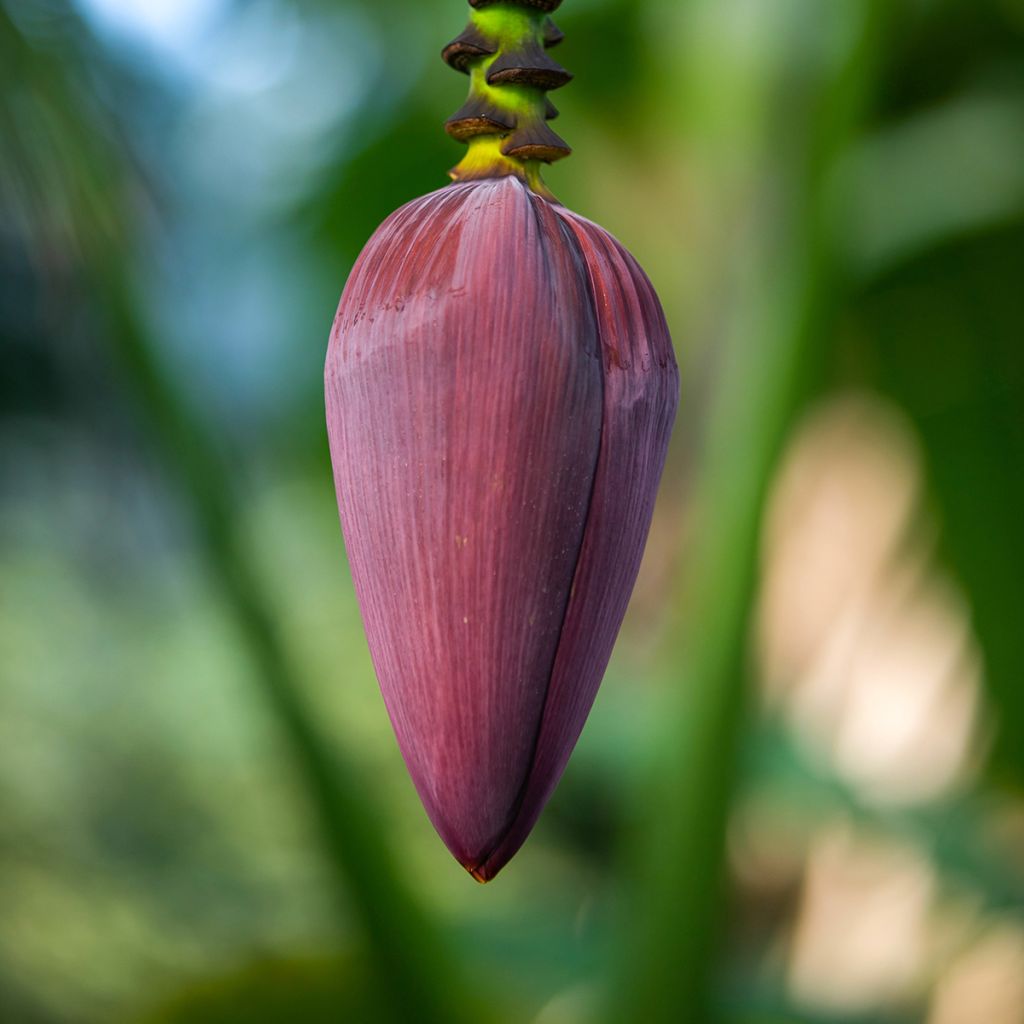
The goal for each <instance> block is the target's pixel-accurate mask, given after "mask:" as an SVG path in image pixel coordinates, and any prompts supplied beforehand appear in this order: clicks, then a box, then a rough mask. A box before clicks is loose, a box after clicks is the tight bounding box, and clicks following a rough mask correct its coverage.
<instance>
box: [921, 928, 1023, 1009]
mask: <svg viewBox="0 0 1024 1024" xmlns="http://www.w3.org/2000/svg"><path fill="white" fill-rule="evenodd" d="M928 1024H1024V929H1022V928H1021V927H1020V926H1019V925H1018V924H1013V923H1009V922H1007V923H1005V924H999V925H996V926H995V927H993V928H991V929H990V930H989V931H988V932H987V933H986V934H985V935H983V936H982V937H981V938H980V939H979V940H978V941H977V942H976V943H974V945H972V946H971V947H970V948H969V949H968V950H967V951H966V952H965V953H964V954H963V955H962V956H960V957H959V958H958V959H957V960H955V961H954V962H953V963H952V965H951V966H950V967H949V969H948V970H947V971H946V972H945V974H944V975H943V976H942V978H941V979H940V980H939V983H938V985H937V986H936V989H935V993H934V995H933V998H932V1005H931V1011H930V1013H929V1014H928Z"/></svg>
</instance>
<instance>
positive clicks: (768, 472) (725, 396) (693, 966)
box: [608, 0, 893, 1024]
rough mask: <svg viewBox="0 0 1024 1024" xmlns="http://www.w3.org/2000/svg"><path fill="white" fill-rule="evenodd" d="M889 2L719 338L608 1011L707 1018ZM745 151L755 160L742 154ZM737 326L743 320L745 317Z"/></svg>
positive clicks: (850, 68) (860, 45)
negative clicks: (803, 445)
mask: <svg viewBox="0 0 1024 1024" xmlns="http://www.w3.org/2000/svg"><path fill="white" fill-rule="evenodd" d="M892 6H893V0H865V2H864V3H862V5H861V6H860V9H859V11H858V17H859V19H860V20H859V24H858V26H857V28H856V31H855V32H852V35H851V40H852V41H851V44H850V46H849V49H848V52H847V53H846V55H845V57H844V58H843V59H842V61H841V63H840V65H839V66H838V67H836V68H835V69H834V73H833V75H832V76H831V78H830V79H829V80H828V81H825V82H822V83H821V85H820V90H819V96H820V100H819V103H818V105H817V107H816V108H814V109H813V110H812V115H811V121H810V124H809V126H808V131H807V134H806V136H805V143H804V146H803V148H802V151H801V153H799V154H797V156H796V157H795V162H796V167H795V170H794V173H793V181H794V182H795V189H796V192H795V194H794V196H793V201H792V204H791V217H790V220H789V222H788V223H789V225H790V226H789V229H788V230H787V232H786V234H785V236H784V242H783V245H782V247H781V249H779V250H776V251H774V252H772V253H770V254H765V255H764V257H763V263H764V265H763V266H762V267H761V276H762V278H763V282H762V285H761V288H762V289H763V294H761V295H759V296H758V297H757V298H756V300H755V302H754V308H756V309H757V310H758V312H759V318H758V321H757V322H756V323H754V324H753V325H750V324H747V325H740V329H739V331H738V332H737V334H736V336H734V337H732V338H730V339H729V340H728V349H727V353H726V358H725V360H724V362H723V365H722V367H721V370H720V375H719V383H718V391H717V394H716V395H715V397H714V404H713V411H712V416H711V420H710V423H709V429H708V440H707V444H706V447H705V450H704V453H703V455H702V462H701V470H700V477H699V481H698V503H697V504H698V510H699V514H700V516H701V520H700V521H701V523H702V527H701V528H700V530H699V540H698V542H697V543H696V544H695V545H694V559H695V561H694V564H693V566H692V569H691V571H690V573H689V574H688V581H687V587H688V592H687V594H686V599H685V601H683V602H682V603H681V606H682V607H683V608H685V609H686V615H687V617H688V621H687V622H686V623H685V624H684V625H682V626H681V628H680V630H679V631H678V635H679V637H680V641H679V646H678V663H679V664H680V666H681V669H682V670H681V672H680V674H679V677H678V678H679V696H678V702H677V704H676V706H675V710H674V712H673V719H672V720H673V721H674V722H675V725H674V728H673V729H672V731H671V745H670V747H669V749H667V750H666V752H665V753H664V755H663V756H662V757H661V758H660V759H659V760H658V763H657V765H656V773H655V777H654V778H653V779H652V780H651V785H650V788H649V790H648V800H649V804H648V806H649V808H650V819H651V821H652V823H653V827H652V829H651V832H650V835H649V836H648V837H646V839H645V842H644V844H643V850H642V852H641V855H640V857H639V859H638V863H637V864H636V865H635V868H634V877H633V879H632V881H633V882H634V883H635V886H636V893H635V902H636V920H634V921H632V922H630V923H629V927H628V928H627V930H626V931H625V934H626V935H629V936H630V939H629V941H628V943H627V947H626V948H627V953H626V956H627V962H626V966H625V970H624V975H623V979H622V982H621V984H620V986H619V988H618V989H617V991H616V992H615V993H614V996H613V999H612V1002H611V1006H610V1013H609V1017H608V1019H609V1020H611V1021H614V1022H617V1024H618V1022H623V1021H643V1022H644V1024H659V1022H666V1024H669V1022H671V1024H687V1022H704V1021H708V1020H713V1019H715V1013H714V1011H713V998H712V990H713V983H714V974H715V962H716V957H715V953H716V950H717V947H718V943H719V940H720V938H721V933H722V930H723V929H722V926H723V923H724V922H723V918H724V917H725V914H726V912H727V911H726V906H725V894H724V891H723V890H724V870H723V861H724V850H725V836H726V828H727V823H728V814H729V807H730V801H731V796H732V792H733V786H734V781H735V776H736V760H737V752H738V746H739V738H740V736H741V733H742V725H743V720H744V713H745V705H746V702H747V690H748V681H749V678H750V669H749V665H748V651H749V644H748V639H749V634H750V626H751V619H752V612H753V608H754V602H755V597H756V591H757V560H758V540H759V534H760V528H761V521H762V513H763V509H764V504H765V497H766V492H767V488H768V484H769V482H770V479H771V476H772V472H773V470H774V467H775V465H776V462H777V460H778V457H779V453H780V450H781V447H782V443H783V441H784V439H785V436H786V434H787V431H788V430H789V428H790V427H791V425H792V423H793V420H794V418H795V416H796V414H797V412H798V410H799V408H800V405H801V401H802V397H803V394H804V384H805V383H806V379H807V376H808V371H809V369H810V367H812V366H813V364H814V363H815V362H816V352H815V350H816V347H817V346H820V345H822V344H823V341H824V339H825V338H826V337H827V332H828V328H829V321H830V319H831V314H832V312H833V311H834V308H835V302H836V301H837V298H838V297H839V296H840V293H841V291H842V269H841V268H840V267H839V266H838V254H837V245H836V239H834V238H833V237H832V227H833V223H834V221H833V219H832V218H831V216H830V214H831V212H832V209H833V206H832V203H833V199H834V196H833V194H832V192H831V187H832V186H833V185H834V181H833V173H832V172H833V171H834V170H835V167H836V164H837V160H838V158H839V157H840V156H841V155H843V153H844V152H845V151H846V149H847V147H848V144H849V143H850V142H851V140H853V139H854V138H855V137H856V135H857V132H858V129H859V126H860V123H861V118H862V114H863V111H864V109H865V106H866V102H867V99H868V97H869V95H870V92H871V89H872V86H873V83H874V81H875V79H876V77H877V75H876V69H877V67H878V63H879V56H880V53H881V51H882V47H883V43H884V40H885V38H886V36H887V32H886V25H887V21H888V17H889V16H890V14H891V7H892ZM752 159H757V156H756V154H752ZM744 328H745V329H744Z"/></svg>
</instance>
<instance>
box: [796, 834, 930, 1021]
mask: <svg viewBox="0 0 1024 1024" xmlns="http://www.w3.org/2000/svg"><path fill="white" fill-rule="evenodd" d="M935 888H936V880H935V877H934V874H933V871H932V868H931V865H930V864H929V863H928V861H927V860H926V859H925V858H924V857H923V856H921V855H920V854H919V853H918V852H917V851H916V850H915V849H914V848H913V847H911V846H909V845H905V844H902V843H899V842H896V841H892V840H881V839H874V838H867V837H865V836H863V835H858V834H857V833H855V832H854V831H853V830H852V828H851V827H850V826H849V825H847V824H846V823H845V822H839V823H836V824H833V825H829V826H827V827H826V828H824V829H823V830H822V831H821V832H820V834H819V836H818V837H817V839H816V840H815V841H814V843H813V844H812V846H811V850H810V853H809V856H808V862H807V870H806V874H805V877H804V887H803V893H802V895H801V901H800V909H799V912H798V915H797V920H796V925H795V928H794V933H793V938H792V945H791V952H790V960H789V972H788V974H789V977H788V981H789V987H790V990H791V992H792V993H793V995H794V996H795V997H796V998H797V999H798V1000H799V1001H801V1002H803V1003H809V1004H813V1005H815V1006H819V1007H824V1008H827V1009H830V1010H836V1011H848V1012H856V1011H866V1010H870V1009H872V1008H874V1007H878V1006H881V1005H892V1004H899V1003H901V1002H905V1001H910V1000H912V999H913V998H914V996H915V995H916V994H917V992H918V991H919V990H920V988H921V986H922V984H923V981H924V978H923V972H924V966H925V961H926V956H927V948H928V925H929V914H930V909H931V904H932V900H933V896H934V893H935Z"/></svg>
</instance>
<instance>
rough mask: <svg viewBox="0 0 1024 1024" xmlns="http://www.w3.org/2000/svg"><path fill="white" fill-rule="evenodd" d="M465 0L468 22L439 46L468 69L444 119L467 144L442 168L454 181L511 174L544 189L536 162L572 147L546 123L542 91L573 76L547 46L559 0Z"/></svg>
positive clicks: (548, 109)
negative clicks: (460, 97)
mask: <svg viewBox="0 0 1024 1024" xmlns="http://www.w3.org/2000/svg"><path fill="white" fill-rule="evenodd" d="M469 3H470V6H471V7H472V8H473V10H472V11H471V12H470V20H469V24H468V25H467V26H466V28H465V30H464V31H463V32H462V34H461V35H459V36H457V37H456V38H455V39H453V40H452V41H451V42H450V43H449V44H448V45H447V46H446V47H445V48H444V50H442V51H441V56H442V58H443V59H444V60H445V62H446V63H447V64H449V65H450V66H451V67H453V68H454V69H455V70H456V71H461V72H463V74H467V75H469V97H468V98H467V100H466V102H465V103H464V104H463V105H462V106H461V107H460V108H459V109H458V110H457V111H456V112H455V113H454V114H452V116H451V117H450V118H449V119H448V120H447V122H446V123H445V130H446V131H447V132H448V134H449V135H451V136H452V138H454V139H458V140H459V141H460V142H465V143H467V145H468V150H467V152H466V155H465V157H464V158H463V159H462V160H461V161H460V162H459V163H458V164H457V165H456V166H455V167H453V168H452V169H451V171H449V172H448V173H449V174H450V175H451V177H452V179H453V180H454V181H471V180H473V179H477V178H498V177H504V176H506V175H515V176H516V177H518V178H520V179H521V180H522V181H524V182H526V183H527V184H528V185H529V186H530V188H531V189H533V190H534V191H535V192H538V193H540V194H542V195H549V194H550V193H548V190H547V188H546V187H545V185H544V183H543V180H542V179H541V175H540V169H541V165H542V164H545V163H552V162H553V161H555V160H560V159H561V158H562V157H564V156H568V155H569V153H570V152H571V150H570V149H569V146H568V145H567V144H566V142H565V140H564V139H562V138H560V137H559V136H558V135H557V134H556V133H555V132H554V131H552V129H551V128H550V127H549V126H548V123H547V122H548V121H550V120H551V119H552V118H554V117H557V116H558V111H557V109H556V108H555V105H554V104H553V103H552V102H551V100H550V99H549V98H548V95H547V94H548V93H549V92H550V91H551V90H552V89H558V88H560V87H561V86H563V85H565V84H566V83H567V82H569V81H570V80H571V79H572V75H571V74H570V73H569V72H568V71H566V69H565V68H563V67H562V66H561V64H559V63H558V62H557V61H555V60H553V59H552V58H551V57H550V56H549V55H548V54H547V52H546V51H547V49H549V48H550V47H552V46H555V45H556V44H557V43H559V42H561V40H562V38H563V37H562V33H561V32H560V31H559V29H558V27H557V26H556V25H555V23H554V22H553V21H552V20H551V12H552V11H554V10H555V8H556V7H558V5H559V4H560V3H561V0H469Z"/></svg>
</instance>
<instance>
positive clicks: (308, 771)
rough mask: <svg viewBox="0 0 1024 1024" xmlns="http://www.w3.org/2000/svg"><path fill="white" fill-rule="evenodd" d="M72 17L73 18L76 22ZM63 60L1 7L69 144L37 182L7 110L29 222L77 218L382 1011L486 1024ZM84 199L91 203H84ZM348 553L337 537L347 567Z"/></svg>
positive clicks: (84, 279)
mask: <svg viewBox="0 0 1024 1024" xmlns="http://www.w3.org/2000/svg"><path fill="white" fill-rule="evenodd" d="M65 15H66V17H68V18H73V17H74V15H73V14H72V13H71V12H70V10H69V11H66V12H65ZM82 31H83V32H84V28H83V29H82ZM61 57H62V59H60V60H57V59H54V57H52V56H50V55H49V54H48V53H42V52H40V51H38V50H36V49H35V48H33V47H32V46H30V45H28V43H27V42H26V41H25V39H24V38H22V36H21V34H20V33H19V32H18V30H17V29H16V28H15V26H14V24H13V23H12V22H11V20H10V18H9V17H8V15H7V14H6V12H5V11H4V9H3V7H2V6H0V64H6V66H7V68H8V69H9V70H10V69H12V68H16V69H17V76H18V77H17V81H16V85H17V88H19V89H22V90H26V91H27V92H28V94H29V95H31V96H32V97H33V100H34V102H36V103H38V104H39V106H40V109H43V110H45V111H46V112H47V114H48V116H49V117H50V118H51V121H50V123H49V125H48V126H47V128H48V130H50V131H54V130H56V131H59V132H60V136H61V139H60V142H61V143H62V147H63V148H62V149H61V150H60V152H61V153H62V155H63V156H64V157H65V159H66V160H67V166H59V167H48V168H47V171H48V172H49V173H47V174H46V175H45V176H44V175H42V174H38V175H37V174H36V173H35V171H36V170H38V168H37V166H36V165H37V164H38V163H39V162H40V161H46V160H48V159H50V158H51V157H52V152H51V151H50V150H48V149H47V148H46V146H45V145H43V146H39V145H38V140H37V139H35V138H33V137H29V135H30V133H31V130H32V129H33V128H34V127H35V126H32V125H30V126H29V130H28V131H26V132H25V134H23V135H19V132H18V130H17V124H18V122H17V121H16V120H15V119H12V118H9V117H7V116H6V112H5V111H3V110H2V109H0V114H4V116H3V118H2V119H0V123H3V124H5V125H6V126H7V127H8V128H9V129H10V130H9V131H8V132H7V133H6V137H5V138H4V140H3V144H4V147H5V150H6V153H5V160H7V161H13V162H14V166H15V167H17V168H18V170H19V171H20V173H21V176H22V178H23V179H24V180H25V181H31V182H32V185H33V186H34V185H35V180H36V179H38V180H45V181H46V182H48V184H49V187H50V188H51V189H52V188H53V187H54V185H55V184H56V185H57V186H59V187H60V188H62V189H63V190H64V194H63V195H62V196H57V195H52V194H39V193H32V202H33V204H34V205H36V209H34V210H31V211H28V212H29V213H30V215H34V216H36V217H37V226H38V231H36V232H35V233H36V234H40V235H45V231H46V227H45V222H46V220H47V211H48V209H50V208H51V205H52V207H54V208H66V209H69V210H71V211H73V215H74V219H75V223H74V225H73V229H74V243H75V244H76V245H77V246H78V252H77V256H78V258H79V261H80V262H79V277H80V283H81V286H82V290H83V293H84V294H85V295H88V296H89V297H90V298H91V299H92V300H93V302H94V303H95V307H96V309H97V312H98V313H99V314H100V316H101V317H102V318H103V322H104V327H105V328H106V335H107V338H108V341H109V343H110V346H111V349H112V353H113V355H114V356H115V358H116V360H117V362H118V363H119V364H120V367H121V369H122V370H123V372H124V374H125V385H126V390H128V391H129V393H130V396H131V399H132V400H133V401H134V404H135V407H136V410H137V412H138V414H139V416H140V419H141V422H142V424H143V425H144V427H145V428H146V429H147V430H148V432H149V433H150V434H151V436H152V439H153V441H154V442H155V445H156V448H157V451H158V452H159V453H161V455H162V457H163V459H164V461H165V463H166V466H167V468H168V470H169V472H170V475H171V477H172V479H174V480H176V481H177V483H178V485H179V490H180V494H181V497H182V500H183V502H184V505H185V507H186V509H187V511H188V512H189V513H190V514H191V515H192V517H193V519H194V522H195V530H196V537H197V539H198V543H199V545H200V548H201V551H202V554H203V556H204V557H203V564H204V565H205V567H206V569H207V572H208V574H209V577H210V580H211V582H212V583H213V585H214V586H215V587H216V588H217V589H218V590H219V591H220V593H221V595H222V597H223V600H224V606H225V608H226V609H227V612H228V614H229V615H230V617H231V618H232V619H233V620H234V622H235V624H236V626H237V628H238V630H239V633H240V635H241V637H242V639H243V640H244V642H245V645H246V647H247V649H248V652H249V656H250V658H251V661H252V669H253V671H252V676H251V678H252V680H253V682H254V684H255V685H256V686H257V687H258V690H259V693H260V696H261V697H262V699H263V700H264V702H265V703H266V705H267V707H268V708H269V709H270V711H271V713H272V714H273V717H274V720H275V721H276V722H277V723H278V725H279V726H280V728H281V732H282V735H283V737H284V739H285V741H286V743H287V747H288V749H289V751H290V753H291V755H292V760H293V762H294V766H295V769H296V775H297V779H298V782H299V784H300V789H301V791H302V793H303V794H304V795H305V797H306V798H307V800H308V804H309V808H310V811H311V813H312V816H313V818H314V819H315V823H316V825H317V826H318V827H319V835H320V838H321V840H322V849H323V853H324V855H325V860H326V863H327V865H328V867H329V868H330V871H331V879H332V889H333V897H334V899H335V901H336V903H337V905H338V909H339V916H340V918H341V919H342V920H343V921H345V922H347V921H349V920H350V918H351V916H352V915H353V914H354V916H355V918H356V921H357V922H358V925H359V926H360V929H361V932H362V937H363V939H364V942H363V952H364V953H365V957H366V961H367V963H368V964H369V965H370V968H371V970H373V971H374V972H375V973H376V974H377V982H378V984H377V986H376V988H377V991H378V992H379V993H380V994H381V997H382V1001H383V1002H384V1003H385V1005H388V1004H390V1010H391V1011H392V1015H393V1018H394V1019H395V1020H396V1021H400V1022H405V1021H424V1022H436V1024H452V1022H462V1021H465V1022H467V1024H469V1022H477V1021H480V1020H482V1019H485V1018H484V1017H483V1016H482V1015H481V1013H480V1012H478V1011H477V1010H475V1009H473V1008H471V1006H472V1004H471V1003H469V1001H468V999H467V997H466V989H465V987H464V985H463V984H462V983H461V981H460V980H459V978H458V972H457V970H456V969H455V966H454V964H453V962H452V960H451V958H450V957H449V956H448V955H447V952H446V948H445V943H444V942H443V940H442V937H441V935H440V934H439V933H438V931H437V930H436V929H435V928H434V927H433V926H432V924H431V922H430V921H429V920H428V918H427V915H426V914H425V913H424V911H423V910H422V908H421V907H420V906H419V903H418V901H417V900H416V899H414V897H413V894H412V892H411V891H410V889H409V887H408V886H407V885H406V884H405V881H404V880H403V878H402V877H401V875H400V873H399V870H398V865H397V863H396V861H395V859H394V857H393V855H392V852H391V850H390V848H389V846H388V844H387V842H386V840H385V838H384V835H383V833H382V831H381V828H380V824H379V820H378V818H377V817H376V816H375V814H374V812H373V809H372V807H371V805H370V803H369V802H368V801H367V800H366V799H365V797H364V795H363V787H362V786H361V785H360V784H359V783H358V782H357V777H356V774H355V772H354V771H353V770H352V768H351V767H349V766H346V765H345V764H344V762H343V759H342V758H341V756H340V751H339V750H338V748H337V746H336V745H335V744H332V743H330V742H329V741H328V740H327V739H326V738H325V737H324V736H323V735H322V734H321V733H320V731H319V730H318V729H317V728H316V726H315V725H314V721H313V716H312V713H311V711H310V709H309V707H308V706H307V704H306V701H305V699H304V698H303V696H302V688H301V677H302V673H301V672H300V671H299V670H298V669H297V668H296V666H295V665H294V664H293V663H292V661H291V660H290V659H289V657H288V655H287V653H286V650H285V646H284V644H283V643H282V640H281V637H280V635H279V632H278V629H277V624H276V622H275V619H274V615H273V613H272V611H271V607H272V606H271V602H270V601H269V600H268V598H267V595H266V593H265V590H264V585H263V583H262V581H261V580H260V579H259V578H258V576H257V574H256V573H255V572H254V571H253V569H252V567H251V559H250V555H249V552H248V551H247V550H246V548H245V546H244V544H243V543H242V541H241V540H240V538H239V532H238V529H237V523H238V516H237V514H236V509H237V508H238V502H239V495H238V493H237V487H236V484H237V482H238V480H237V478H238V476H239V471H240V469H241V467H240V464H239V462H238V461H237V460H236V459H234V458H230V457H229V456H228V454H227V453H226V452H224V450H223V447H222V445H221V444H220V441H219V439H218V438H217V437H214V436H211V435H210V434H209V432H208V429H207V428H206V427H205V426H204V425H203V421H202V419H201V418H200V417H198V416H196V415H195V414H194V413H193V411H192V410H191V408H190V407H189V404H188V401H187V399H186V396H185V395H184V394H183V393H182V392H181V391H180V390H179V388H178V387H177V385H176V383H175V381H174V380H173V379H172V378H171V377H170V376H169V375H168V374H166V373H165V372H164V371H163V369H162V367H161V366H160V364H159V360H158V358H157V355H156V352H155V347H154V345H153V343H152V340H151V338H150V336H149V333H148V330H147V328H146V326H145V321H144V318H143V317H142V316H141V314H140V311H139V306H138V305H137V301H136V299H135V297H134V295H133V291H132V285H131V275H130V267H131V265H132V262H133V258H134V255H133V250H132V248H131V246H130V245H129V244H127V243H126V242H125V241H124V237H125V236H127V235H128V232H125V231H123V225H125V224H126V223H128V222H129V217H128V215H127V213H126V211H125V210H123V209H121V208H120V205H119V204H120V192H119V191H118V180H117V179H118V177H119V172H120V171H121V170H122V169H123V165H124V159H125V157H124V155H123V154H121V153H119V152H118V151H117V150H116V149H115V148H114V147H112V146H111V145H110V144H109V142H107V141H106V140H107V139H108V136H107V135H106V134H105V132H104V130H103V129H104V126H103V125H100V124H97V123H94V121H93V117H92V115H91V113H90V110H89V108H88V106H87V105H86V104H84V103H81V102H79V100H78V94H77V92H76V84H75V81H74V79H73V78H72V77H71V74H72V69H74V67H75V58H76V57H77V54H75V53H70V52H69V53H64V54H62V55H61ZM55 126H56V127H55ZM8 166H10V165H8ZM97 182H98V183H100V184H99V187H98V188H97V187H96V185H97ZM83 195H88V196H89V198H90V200H91V201H90V202H84V201H83V200H82V197H83ZM118 228H121V229H122V230H121V233H120V234H119V233H118ZM340 552H341V544H340V538H339V558H340V557H341V553H340Z"/></svg>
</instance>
